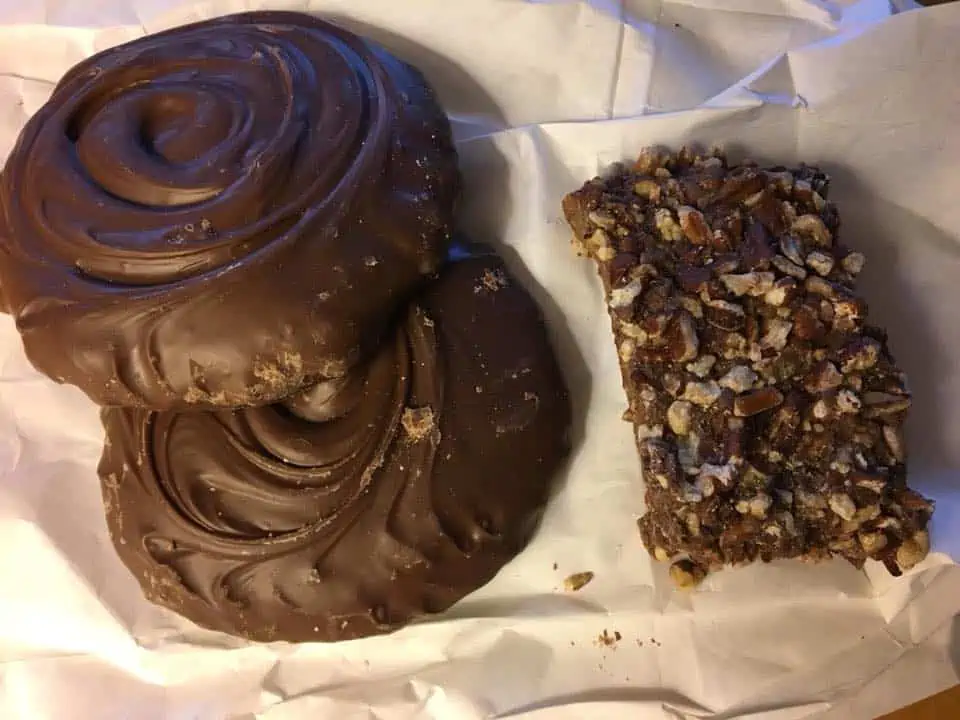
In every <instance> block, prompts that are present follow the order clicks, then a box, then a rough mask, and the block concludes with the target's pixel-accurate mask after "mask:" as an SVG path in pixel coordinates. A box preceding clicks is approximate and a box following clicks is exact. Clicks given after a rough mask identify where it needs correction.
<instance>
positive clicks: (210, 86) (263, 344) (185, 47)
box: [0, 12, 459, 409]
mask: <svg viewBox="0 0 960 720" xmlns="http://www.w3.org/2000/svg"><path fill="white" fill-rule="evenodd" d="M458 189H459V176H458V171H457V168H456V155H455V151H454V149H453V146H452V143H451V137H450V130H449V126H448V121H447V119H446V117H445V115H444V114H443V112H442V110H441V108H440V107H439V106H438V104H437V102H436V100H435V98H434V95H433V92H432V91H431V89H430V88H429V87H428V86H427V84H426V82H425V80H424V79H423V78H422V77H421V75H420V74H419V73H418V72H417V71H416V70H414V69H413V68H411V67H410V66H408V65H406V64H404V63H403V62H401V61H399V60H397V59H396V58H394V57H393V56H391V55H390V54H388V53H387V52H386V51H384V50H382V49H381V48H379V47H376V46H375V45H372V44H370V43H368V42H367V41H365V40H362V39H360V38H358V37H356V36H354V35H352V34H350V33H348V32H346V31H344V30H341V29H339V28H337V27H335V26H333V25H330V24H327V23H324V22H321V21H319V20H317V19H314V18H311V17H309V16H307V15H302V14H297V13H281V12H273V13H249V14H244V15H236V16H232V17H225V18H220V19H216V20H212V21H209V22H204V23H199V24H195V25H188V26H185V27H180V28H176V29H174V30H170V31H168V32H164V33H160V34H157V35H151V36H148V37H144V38H141V39H138V40H135V41H133V42H131V43H128V44H126V45H121V46H119V47H115V48H112V49H110V50H107V51H105V52H102V53H100V54H98V55H95V56H93V57H91V58H89V59H87V60H85V61H83V62H82V63H80V64H79V65H77V66H76V67H75V68H74V69H73V70H71V71H70V72H69V73H68V74H67V75H66V76H65V77H64V78H63V80H62V81H61V82H60V83H59V85H58V86H57V88H56V89H55V91H54V93H53V96H52V97H51V99H50V100H49V102H48V103H47V104H46V105H44V106H43V107H42V108H41V109H40V110H39V111H38V112H37V113H36V115H34V116H33V117H32V118H31V119H30V121H29V122H28V123H27V125H26V127H25V129H24V130H23V132H22V134H21V136H20V139H19V141H18V142H17V145H16V147H15V148H14V150H13V152H12V154H11V155H10V158H9V159H8V161H7V164H6V167H5V169H4V171H3V177H2V184H0V210H2V212H0V286H2V291H0V292H2V294H3V296H4V300H5V304H6V305H7V307H8V310H9V312H10V313H12V314H13V315H14V317H15V318H16V321H17V326H18V328H19V330H20V332H21V334H22V336H23V342H24V345H25V348H26V352H27V355H28V357H29V358H30V360H31V362H32V363H33V364H34V365H35V366H36V367H37V368H38V369H39V370H40V371H42V372H43V373H45V374H46V375H48V376H50V377H52V378H54V379H55V380H57V381H60V382H66V383H70V384H74V385H77V386H79V387H80V388H81V389H83V390H84V391H85V392H86V393H87V394H88V395H89V396H90V397H91V398H92V399H93V400H94V401H96V402H97V403H100V404H104V405H124V406H143V407H149V408H153V409H168V408H184V407H232V406H246V405H259V404H265V403H268V402H272V401H276V400H278V399H280V398H282V397H285V396H287V395H289V394H290V393H292V392H293V391H295V390H297V389H299V388H300V387H302V386H303V385H304V384H305V383H306V382H308V381H309V380H310V379H311V378H316V377H337V376H342V375H344V373H345V372H346V371H347V369H348V368H349V367H350V366H352V365H353V364H355V363H357V362H358V361H359V360H360V359H361V357H362V356H363V355H365V354H368V353H369V351H371V350H372V348H373V347H374V346H375V344H376V343H377V342H378V341H379V339H380V336H381V334H382V332H383V331H384V328H385V327H386V325H387V323H389V322H390V320H391V318H392V316H393V314H394V313H395V311H396V310H397V308H399V307H401V306H402V305H403V303H405V302H406V301H407V299H408V296H409V294H410V292H411V291H413V290H414V289H415V287H416V286H418V285H419V284H420V282H421V281H422V280H423V279H424V278H425V277H427V276H429V275H431V274H432V273H434V272H435V271H436V270H437V268H438V266H439V265H440V262H441V260H442V258H443V257H444V255H445V253H446V249H447V245H448V240H449V235H450V230H451V223H452V215H453V210H454V204H455V199H456V196H457V194H458Z"/></svg>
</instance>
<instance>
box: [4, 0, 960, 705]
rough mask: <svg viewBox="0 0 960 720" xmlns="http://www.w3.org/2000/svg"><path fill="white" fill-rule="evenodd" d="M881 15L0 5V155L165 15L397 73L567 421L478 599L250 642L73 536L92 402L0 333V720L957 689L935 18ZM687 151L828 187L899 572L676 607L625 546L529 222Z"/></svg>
mask: <svg viewBox="0 0 960 720" xmlns="http://www.w3.org/2000/svg"><path fill="white" fill-rule="evenodd" d="M906 5H907V3H901V4H900V5H899V6H894V5H893V4H891V3H888V2H885V1H880V0H876V1H874V0H861V1H860V2H836V3H832V2H826V1H825V0H806V1H805V0H621V1H620V2H617V1H616V0H592V1H591V2H576V1H574V0H570V1H558V2H533V1H530V2H523V1H522V0H469V1H467V0H459V1H458V0H405V1H402V2H401V1H400V0H326V1H323V2H321V1H312V0H301V1H300V2H286V3H283V2H280V3H277V2H272V3H270V2H261V1H260V0H224V1H222V2H210V3H206V4H204V5H201V6H197V5H192V4H191V5H187V4H182V3H178V2H177V0H97V1H94V0H86V1H85V2H82V3H81V2H75V1H71V0H46V2H42V1H40V0H0V157H5V156H6V153H7V152H8V151H9V148H10V147H11V145H12V143H13V141H14V139H15V137H16V134H17V132H18V131H19V129H20V127H21V126H22V124H23V123H24V121H25V120H26V118H27V117H28V116H29V115H30V113H32V112H33V111H35V110H36V108H37V107H39V105H40V104H42V102H43V101H44V100H45V99H46V97H47V96H48V94H49V92H50V90H51V88H52V85H51V84H52V83H53V82H55V81H56V80H57V79H58V78H59V76H60V75H61V73H63V72H64V71H65V70H66V69H67V68H68V67H69V66H70V65H72V64H73V63H74V62H76V61H77V60H79V59H81V58H82V57H84V56H86V55H89V54H90V53H92V52H94V51H96V50H98V49H101V48H104V47H108V46H110V45H113V44H116V43H118V42H121V41H123V40H126V39H129V38H133V37H136V36H139V35H142V34H143V33H144V32H148V31H152V30H156V29H160V28H164V27H169V26H172V25H177V24H181V23H183V22H186V21H189V20H193V19H199V18H206V17H211V16H214V15H219V14H224V13H226V12H231V11H237V10H243V9H256V8H261V7H270V8H292V9H300V10H308V11H311V12H317V13H320V14H323V15H325V16H328V17H332V18H334V19H337V20H339V21H340V22H342V23H343V24H346V25H347V26H348V27H351V28H353V29H356V30H358V31H361V32H364V33H366V34H368V35H370V36H371V37H373V38H375V39H377V40H379V41H380V42H382V43H383V44H385V45H386V46H387V47H389V48H390V49H392V50H394V51H395V52H397V53H398V54H400V55H401V56H403V57H405V58H406V59H408V60H410V61H412V62H414V63H415V64H417V65H419V66H420V67H421V68H422V69H423V70H424V71H425V73H426V74H427V75H428V76H429V78H430V79H431V81H432V82H433V83H434V84H435V86H436V87H437V88H438V90H439V92H440V95H441V98H442V99H443V101H444V103H445V104H446V106H447V107H448V108H449V111H450V113H451V115H452V117H453V119H454V122H455V124H456V132H457V136H458V138H460V139H461V144H460V151H461V157H462V165H463V169H464V172H465V174H466V177H467V181H468V188H467V195H466V207H465V208H464V217H463V226H464V228H465V229H466V230H467V231H468V232H470V233H472V234H473V235H474V236H475V237H477V238H478V239H481V240H486V241H493V242H495V243H496V244H498V245H500V247H501V248H503V251H504V253H505V255H506V256H507V258H508V260H509V261H510V264H511V266H512V267H513V269H514V270H515V271H516V272H517V274H518V275H519V277H521V278H522V279H523V280H524V281H525V282H526V283H527V284H528V285H529V287H530V289H531V290H532V291H533V292H534V293H535V294H536V296H537V297H538V299H539V300H540V301H541V303H542V304H543V306H544V308H545V311H546V315H547V319H548V321H549V322H550V326H551V329H552V332H553V335H554V338H555V341H556V345H557V348H558V351H559V352H560V354H561V357H562V361H563V364H564V367H565V369H566V371H567V374H568V379H569V381H570V383H571V385H572V387H573V390H574V396H575V402H576V410H577V413H578V418H579V421H578V427H577V439H578V444H577V452H576V454H575V456H574V458H573V460H572V462H571V464H570V467H569V471H568V473H567V476H566V477H565V478H564V480H563V482H562V484H561V488H560V490H559V491H558V494H557V496H556V498H555V500H554V501H553V503H552V504H551V506H550V508H549V510H548V512H547V515H546V517H545V519H544V522H543V525H542V527H541V529H540V532H539V534H538V535H537V537H536V538H535V540H534V541H533V543H532V544H531V546H530V547H529V549H528V550H527V551H525V552H524V553H523V554H522V555H521V556H520V557H519V558H518V559H517V560H516V561H515V562H513V563H511V564H510V565H509V566H507V567H506V568H504V570H503V571H502V572H501V573H500V575H499V576H498V577H497V578H496V579H495V580H494V581H493V582H492V583H491V584H490V585H488V586H487V587H485V588H483V589H482V590H480V591H479V592H477V593H475V594H474V595H472V596H470V597H468V598H466V599H465V600H464V601H462V602H461V603H459V604H458V605H457V606H455V607H454V608H453V609H452V610H451V611H450V612H449V613H447V614H446V615H445V616H442V617H438V618H436V619H434V620H431V621H430V622H426V623H422V624H419V625H416V626H412V627H409V628H406V629H404V630H402V631H400V632H398V633H396V634H395V635H392V636H390V637H385V638H373V639H367V640H361V641H356V642H350V643H341V644H337V645H327V646H324V645H317V644H304V645H299V646H294V645H285V644H276V645H252V644H248V643H244V642H241V641H238V640H235V639H232V638H228V637H226V636H222V635H218V634H214V633H209V632H205V631H201V630H198V629H197V628H195V627H193V626H192V625H191V624H190V623H188V622H187V621H185V620H183V619H181V618H179V617H177V616H175V615H173V614H172V613H169V612H167V611H164V610H161V609H158V608H155V607H153V606H151V605H149V604H148V603H146V601H145V600H143V598H142V596H141V595H140V592H139V588H138V586H137V584H136V582H135V581H134V580H133V578H132V577H131V576H130V575H129V574H128V573H127V572H126V570H125V569H124V567H123V566H122V565H121V564H120V562H119V560H118V559H117V558H116V556H115V554H114V552H113V550H112V548H111V546H110V543H109V540H108V536H107V532H106V527H105V524H104V521H103V516H102V507H101V501H100V491H99V484H98V481H97V478H96V473H95V464H96V461H97V459H98V457H99V454H100V447H101V442H102V431H101V429H100V427H99V423H98V419H97V414H96V409H95V408H94V407H93V406H92V405H91V403H90V402H89V401H87V400H86V399H85V398H84V397H83V396H82V395H81V393H80V392H79V391H76V390H73V389H71V388H65V387H58V386H55V385H53V384H52V383H50V382H48V381H46V380H45V379H43V378H42V377H40V376H39V375H38V374H37V373H36V372H35V371H34V370H33V369H32V368H31V367H30V366H29V364H28V363H27V361H26V360H25V358H24V356H23V352H22V349H21V346H20V341H19V339H18V337H17V334H16V331H15V329H14V328H13V325H12V322H11V321H10V320H9V318H6V317H3V318H0V717H2V718H4V719H7V718H11V719H14V718H17V719H19V718H30V720H45V719H47V718H51V719H52V718H56V719H57V720H73V719H74V718H76V719H83V720H85V719H87V718H89V719H91V720H93V719H96V720H102V719H113V718H117V719H120V718H124V719H126V718H136V719H141V718H142V719H144V720H153V719H157V720H159V719H163V720H168V719H177V720H180V719H183V720H186V719H187V718H201V719H203V720H206V719H207V718H213V719H219V718H231V719H237V720H239V719H241V718H254V717H258V718H265V719H268V720H300V719H301V718H336V719H337V720H340V719H343V720H350V719H353V718H357V719H359V718H377V719H378V720H387V719H389V720H401V719H403V720H406V719H408V718H410V719H413V718H417V719H420V718H443V719H444V720H446V719H448V718H450V719H454V720H459V719H460V718H463V719H465V720H472V719H474V718H494V717H497V718H506V717H511V718H524V719H531V720H532V719H534V718H549V719H550V720H553V719H555V718H571V719H573V718H577V719H579V718H611V719H612V718H616V719H617V720H620V719H621V718H631V719H632V718H641V719H646V718H651V719H658V720H659V719H661V718H664V719H666V718H671V719H675V718H750V719H751V720H760V719H761V718H762V719H763V720H798V719H799V718H814V717H819V718H830V719H831V720H858V719H859V718H871V717H874V716H875V715H877V714H879V713H881V712H884V711H887V710H890V709H893V708H894V707H896V706H898V705H903V704H906V703H908V702H911V701H913V700H915V699H918V698H919V697H922V696H924V695H927V694H930V693H932V692H935V691H938V690H940V689H943V688H944V687H946V686H948V685H951V684H954V683H955V682H957V678H958V673H960V622H958V621H957V617H958V616H960V570H958V569H957V567H956V566H955V565H954V564H953V561H952V560H951V557H950V556H951V555H952V556H954V557H960V523H958V517H960V493H958V489H960V363H958V361H957V359H958V358H960V331H958V323H957V322H956V321H955V320H953V319H952V313H953V312H954V311H955V309H956V308H958V307H960V225H958V222H957V215H958V212H960V211H958V209H957V208H958V205H960V203H958V201H957V196H958V193H960V176H958V173H957V168H958V167H960V133H958V132H957V130H956V128H957V127H958V125H960V86H958V84H957V83H956V73H957V71H958V69H960V43H958V39H960V7H956V8H954V7H950V6H947V7H942V8H938V9H935V10H933V9H931V10H923V11H915V10H912V11H908V12H902V13H897V10H898V9H905V8H906ZM688 142H702V143H704V144H714V143H723V144H726V145H727V146H728V148H729V149H730V150H731V151H732V152H733V154H738V153H743V154H749V155H750V156H751V157H754V158H755V159H758V160H762V161H772V162H783V163H787V162H793V161H798V160H806V161H808V162H814V163H820V164H822V165H824V166H825V167H827V168H828V169H829V170H830V171H831V172H832V174H833V176H834V186H833V190H832V197H833V198H835V199H836V200H837V201H838V202H839V203H840V204H841V213H842V217H843V222H844V229H843V232H844V234H845V237H846V238H847V241H848V242H849V243H850V244H852V245H853V246H855V247H857V248H858V249H861V250H862V251H864V252H865V253H866V255H867V257H868V265H867V270H866V271H865V272H864V275H863V286H864V290H865V293H866V295H867V298H868V300H869V302H870V305H871V308H872V312H873V315H874V317H875V318H877V319H878V320H879V321H880V322H881V323H883V324H885V325H887V326H888V327H889V329H890V331H891V344H892V348H893V350H894V352H895V354H896V356H897V358H898V359H899V360H900V361H901V362H902V364H903V365H904V366H905V369H906V370H907V371H908V373H909V375H910V378H911V381H912V387H913V390H914V393H915V405H914V407H915V410H914V412H913V417H912V419H911V424H910V437H909V441H910V444H911V452H912V457H911V460H912V463H913V464H912V482H913V483H914V484H915V485H916V486H918V487H919V488H920V489H921V490H922V491H924V492H926V493H928V494H930V495H931V496H933V497H935V498H936V500H937V503H938V504H937V513H936V516H935V519H934V527H933V542H934V549H935V551H937V552H935V553H934V554H933V555H931V557H930V558H929V559H928V560H927V561H925V562H924V563H923V564H922V565H921V566H920V567H918V568H916V569H915V570H914V571H912V572H911V573H909V574H908V575H907V576H905V577H903V578H900V579H896V580H894V579H892V578H889V577H888V576H886V574H885V571H884V570H883V569H882V568H880V569H877V568H872V567H871V568H868V570H867V572H865V573H860V572H857V571H855V570H853V569H852V568H850V567H849V566H846V565H845V564H843V563H835V564H827V565H821V566H815V567H809V566H805V565H802V564H800V563H774V564H772V565H769V566H755V567H749V568H745V569H739V570H736V571H727V572H724V573H720V574H718V575H716V576H713V577H711V578H710V579H709V580H708V581H707V582H706V583H705V585H704V586H703V587H702V588H701V589H699V590H698V591H697V592H695V593H693V594H682V595H681V594H676V593H674V592H673V591H672V590H671V588H670V584H669V582H668V580H667V579H666V577H665V570H664V568H662V567H654V566H653V565H652V564H651V562H650V561H649V560H648V557H647V554H646V552H645V551H644V550H643V548H642V547H641V545H640V541H639V537H638V534H637V531H636V525H635V520H636V516H637V513H638V512H639V510H640V499H641V495H642V491H641V487H640V485H639V478H638V467H637V460H636V453H635V450H634V446H633V441H632V438H631V431H630V428H629V426H628V425H627V424H625V423H623V422H622V421H621V420H620V419H619V418H620V414H621V412H622V410H623V408H624V407H625V402H624V399H623V396H622V391H621V389H620V380H619V375H618V368H617V364H616V357H615V354H614V348H613V343H612V341H611V338H610V334H609V324H608V322H607V319H606V315H605V311H604V308H603V304H602V298H601V291H600V288H599V284H598V282H597V280H596V278H595V276H594V270H593V268H592V266H591V265H590V263H588V262H586V261H582V260H579V259H576V258H574V257H573V256H572V255H571V254H570V252H569V251H568V245H567V238H568V231H567V229H566V227H565V225H564V223H563V221H562V219H561V216H560V212H559V202H560V198H561V197H562V195H563V194H564V193H565V192H568V191H569V190H571V189H573V188H575V187H577V186H579V185H580V184H581V183H582V182H583V181H584V180H586V179H587V178H589V177H591V176H592V175H594V174H595V173H596V172H597V171H598V170H599V169H600V168H601V167H603V166H605V165H606V164H608V163H609V162H611V161H614V160H619V159H623V158H627V157H630V156H631V155H633V154H635V153H636V152H637V151H638V150H639V149H640V148H641V147H642V146H644V145H647V144H652V143H660V144H674V145H675V144H679V143H688ZM584 570H591V571H593V572H594V573H595V574H596V576H595V579H594V580H593V582H592V583H590V584H589V585H588V586H587V587H586V588H584V589H583V590H581V591H580V592H578V593H575V594H570V593H565V592H564V591H563V589H562V585H563V579H564V578H565V577H566V576H567V575H569V574H571V573H573V572H579V571H584ZM604 632H606V634H607V636H608V637H610V638H611V641H610V643H609V644H607V643H604V642H601V641H599V640H598V636H599V635H602V634H604Z"/></svg>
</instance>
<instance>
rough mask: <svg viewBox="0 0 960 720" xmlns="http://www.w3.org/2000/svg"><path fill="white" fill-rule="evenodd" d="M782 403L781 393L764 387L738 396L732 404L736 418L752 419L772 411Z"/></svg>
mask: <svg viewBox="0 0 960 720" xmlns="http://www.w3.org/2000/svg"><path fill="white" fill-rule="evenodd" d="M782 402H783V393H781V392H780V391H779V390H777V389H776V388H772V387H766V388H762V389H760V390H754V391H752V392H749V393H747V394H745V395H740V396H739V397H738V398H737V399H736V400H734V403H733V411H734V413H735V414H736V415H737V417H752V416H753V415H758V414H760V413H762V412H767V411H768V410H773V408H775V407H777V406H778V405H780V404H781V403H782Z"/></svg>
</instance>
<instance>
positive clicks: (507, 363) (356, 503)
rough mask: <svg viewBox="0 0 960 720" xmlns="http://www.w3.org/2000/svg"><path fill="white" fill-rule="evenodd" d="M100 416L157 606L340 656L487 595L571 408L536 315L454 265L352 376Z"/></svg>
mask: <svg viewBox="0 0 960 720" xmlns="http://www.w3.org/2000/svg"><path fill="white" fill-rule="evenodd" d="M103 418H104V423H105V426H106V429H107V438H108V444H107V447H106V449H105V451H104V456H103V459H102V461H101V466H100V474H101V479H102V485H103V493H104V499H105V503H106V507H107V519H108V524H109V527H110V531H111V535H112V537H113V540H114V544H115V547H116V549H117V551H118V553H119V554H120V557H121V558H122V559H123V561H124V562H125V563H126V565H127V566H128V567H129V568H130V569H131V571H132V572H133V573H134V574H135V575H136V577H137V578H138V580H139V581H140V583H141V585H142V587H143V588H144V591H145V593H146V595H147V597H148V598H149V599H151V600H153V601H155V602H158V603H160V604H163V605H166V606H168V607H170V608H172V609H174V610H176V611H178V612H180V613H181V614H183V615H185V616H187V617H189V618H191V619H192V620H194V621H195V622H197V623H199V624H201V625H204V626H206V627H210V628H214V629H218V630H223V631H226V632H230V633H234V634H238V635H242V636H245V637H248V638H252V639H256V640H264V641H266V640H276V639H283V640H291V641H305V640H320V641H332V640H342V639H349V638H356V637H361V636H366V635H370V634H375V633H382V632H387V631H390V630H393V629H395V628H397V627H399V626H401V625H403V624H404V623H406V622H408V621H410V620H411V619H413V618H415V617H417V616H420V615H423V614H425V613H434V612H438V611H441V610H443V609H445V608H447V607H448V606H450V605H451V604H452V603H454V602H455V601H457V600H458V599H459V598H461V597H462V596H464V595H465V594H467V593H468V592H471V591H472V590H474V589H476V588H478V587H479V586H481V585H483V584H484V583H485V582H487V581H488V580H490V579H491V578H492V577H493V575H494V574H495V573H496V572H497V571H498V570H499V569H500V568H501V567H502V566H503V564H504V563H506V562H507V561H508V560H509V559H511V558H512V557H513V556H514V555H515V554H516V553H517V552H518V551H519V550H520V549H521V548H522V547H523V546H524V544H525V543H526V541H527V539H528V537H529V535H530V533H531V532H532V530H533V528H534V525H535V521H536V519H537V517H538V515H539V512H540V510H541V508H542V507H543V504H544V503H545V502H546V499H547V495H548V491H549V488H550V484H551V480H552V479H553V477H554V476H555V475H556V473H557V470H558V467H559V465H560V464H561V463H562V462H563V460H564V458H565V456H566V454H567V452H568V450H569V447H568V437H567V434H568V427H569V423H570V406H569V401H568V399H567V393H566V389H565V386H564V383H563V379H562V377H561V375H560V372H559V370H558V368H557V365H556V362H555V360H554V358H553V354H552V352H551V349H550V346H549V343H548V340H547V337H546V333H545V331H544V328H543V324H542V318H541V316H540V312H539V309H538V308H537V307H536V305H535V304H534V302H533V301H532V299H531V298H530V297H529V296H528V295H526V293H525V292H524V291H523V290H522V289H521V288H520V287H519V286H517V285H516V284H514V283H513V282H511V281H510V279H509V278H508V277H507V275H506V272H505V270H504V268H503V265H502V264H501V262H500V261H499V260H498V259H496V258H495V257H493V256H489V257H474V258H471V259H465V260H460V261H458V262H454V263H452V264H450V265H449V266H448V267H447V269H445V271H444V272H443V273H442V274H441V276H440V278H439V279H438V280H436V281H435V282H434V283H432V284H431V285H430V286H429V287H428V289H427V290H426V291H425V292H424V294H423V295H421V296H420V297H419V298H418V299H417V300H416V301H415V302H414V303H413V304H412V305H411V306H410V307H409V308H408V311H407V314H406V317H405V319H404V320H403V321H402V322H400V323H399V327H398V328H397V330H396V332H395V336H394V337H393V339H392V341H386V342H384V344H383V346H382V347H381V350H380V352H379V353H378V354H377V355H376V356H374V357H373V358H372V359H371V361H370V362H369V363H368V364H367V365H365V366H363V367H358V368H356V369H355V370H354V371H352V372H351V373H350V374H349V375H348V376H347V377H346V378H344V379H341V380H336V381H331V382H327V383H324V384H322V385H319V386H316V387H314V388H311V389H309V390H306V391H304V392H303V393H301V394H300V395H298V396H295V397H292V398H289V399H287V400H286V401H284V402H283V403H281V404H277V405H271V406H267V407H261V408H247V409H242V410H236V411H218V412H191V413H179V412H150V411H145V410H140V409H119V408H116V409H107V410H105V411H104V413H103Z"/></svg>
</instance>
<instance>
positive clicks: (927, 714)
mask: <svg viewBox="0 0 960 720" xmlns="http://www.w3.org/2000/svg"><path fill="white" fill-rule="evenodd" d="M948 718H960V685H958V686H956V687H954V688H951V689H950V690H945V691H944V692H942V693H940V694H939V695H934V696H933V697H929V698H927V699H926V700H921V701H920V702H918V703H916V704H915V705H911V706H910V707H906V708H904V709H903V710H898V711H897V712H895V713H891V714H890V715H884V716H883V718H881V719H880V720H948Z"/></svg>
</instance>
